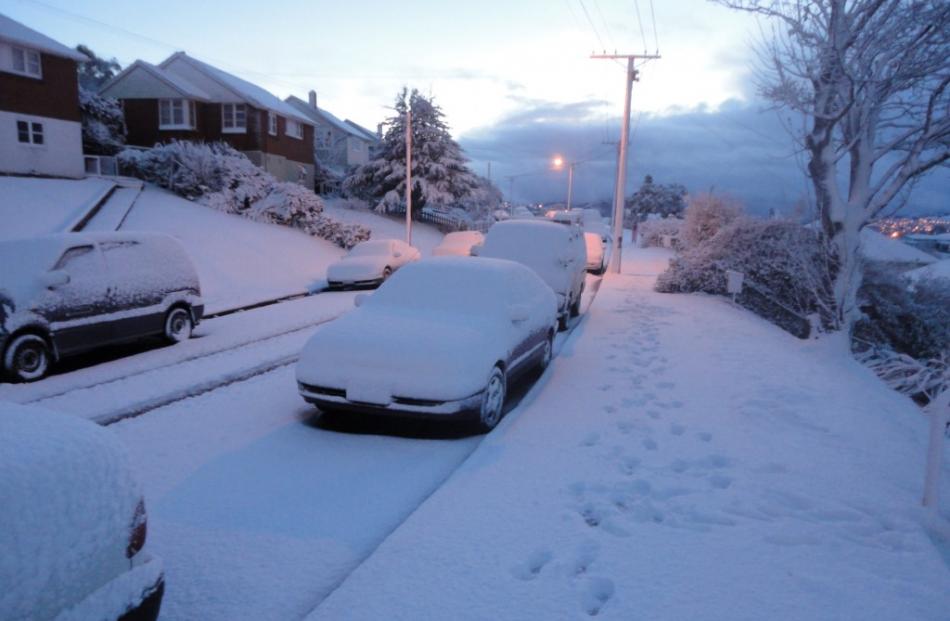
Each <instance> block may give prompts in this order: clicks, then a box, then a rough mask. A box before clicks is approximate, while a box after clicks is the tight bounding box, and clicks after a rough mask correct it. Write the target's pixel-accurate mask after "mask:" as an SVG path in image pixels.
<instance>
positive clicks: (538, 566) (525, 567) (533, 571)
mask: <svg viewBox="0 0 950 621" xmlns="http://www.w3.org/2000/svg"><path fill="white" fill-rule="evenodd" d="M552 558H554V555H552V554H551V552H550V551H549V550H536V551H535V552H533V553H532V554H531V556H529V557H528V559H527V560H526V561H525V562H523V563H519V564H517V565H515V566H514V567H512V568H511V574H512V575H513V576H514V577H515V578H518V579H519V580H524V581H525V582H527V581H529V580H534V579H535V578H537V577H538V574H540V573H541V570H542V569H544V566H545V565H547V564H548V563H550V562H551V559H552Z"/></svg>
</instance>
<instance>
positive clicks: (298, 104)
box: [286, 95, 366, 140]
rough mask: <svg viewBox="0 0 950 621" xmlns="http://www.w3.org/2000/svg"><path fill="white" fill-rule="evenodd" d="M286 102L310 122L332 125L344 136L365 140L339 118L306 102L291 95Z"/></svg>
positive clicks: (364, 137)
mask: <svg viewBox="0 0 950 621" xmlns="http://www.w3.org/2000/svg"><path fill="white" fill-rule="evenodd" d="M286 101H287V104H288V105H290V106H293V107H294V108H295V109H296V110H298V111H299V112H300V113H301V114H304V115H306V116H307V118H309V119H310V120H311V122H314V123H320V122H323V123H327V124H328V125H332V126H333V127H336V128H337V129H338V130H340V131H341V132H343V133H345V134H349V135H351V136H355V137H356V138H359V139H360V140H365V139H366V136H364V135H362V134H361V133H359V132H358V131H356V130H354V129H353V128H352V127H350V126H349V125H347V124H346V123H344V122H343V121H341V120H340V119H339V118H337V117H336V116H334V115H333V114H331V113H330V112H328V111H327V110H324V109H323V108H315V107H313V106H311V105H310V104H309V103H308V102H306V101H304V100H302V99H300V98H299V97H294V96H293V95H291V96H290V97H288V98H287V100H286Z"/></svg>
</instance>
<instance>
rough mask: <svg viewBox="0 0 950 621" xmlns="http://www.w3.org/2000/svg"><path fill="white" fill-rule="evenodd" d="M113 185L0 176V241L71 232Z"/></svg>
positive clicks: (93, 179) (97, 181)
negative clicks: (0, 223) (0, 224)
mask: <svg viewBox="0 0 950 621" xmlns="http://www.w3.org/2000/svg"><path fill="white" fill-rule="evenodd" d="M113 185H115V184H113V183H112V182H111V181H107V180H105V179H100V178H96V177H89V178H88V179H79V180H71V179H38V178H34V177H2V176H0V222H2V223H3V226H0V240H3V239H15V238H18V237H33V236H36V235H48V234H50V233H62V232H66V231H68V230H70V229H71V228H72V227H73V225H75V224H76V223H78V222H79V220H80V219H82V217H83V216H85V215H86V213H87V212H88V211H89V210H90V209H91V208H92V207H93V206H94V205H95V204H96V203H97V202H98V201H99V200H100V199H101V198H102V197H103V196H104V195H105V193H106V192H108V191H109V189H110V188H111V187H112V186H113Z"/></svg>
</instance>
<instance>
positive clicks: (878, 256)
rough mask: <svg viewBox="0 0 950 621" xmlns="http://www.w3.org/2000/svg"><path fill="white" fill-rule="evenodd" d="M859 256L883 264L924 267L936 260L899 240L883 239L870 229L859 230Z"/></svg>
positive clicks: (883, 237) (882, 236)
mask: <svg viewBox="0 0 950 621" xmlns="http://www.w3.org/2000/svg"><path fill="white" fill-rule="evenodd" d="M861 254H862V255H864V258H865V259H867V260H869V261H880V262H883V263H917V264H919V265H926V264H928V263H933V262H934V261H936V260H937V259H935V258H934V257H932V256H930V255H929V254H927V253H926V252H924V251H922V250H918V249H917V248H914V247H913V246H911V245H909V244H906V243H904V242H903V241H901V240H899V239H891V238H889V237H885V236H884V235H882V234H880V233H878V232H877V231H875V230H873V229H870V228H864V229H861Z"/></svg>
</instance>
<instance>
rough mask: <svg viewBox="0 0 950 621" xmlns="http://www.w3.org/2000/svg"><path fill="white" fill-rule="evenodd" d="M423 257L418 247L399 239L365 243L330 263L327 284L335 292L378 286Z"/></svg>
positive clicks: (375, 240) (376, 240)
mask: <svg viewBox="0 0 950 621" xmlns="http://www.w3.org/2000/svg"><path fill="white" fill-rule="evenodd" d="M421 256H422V255H421V254H419V251H418V250H417V249H416V248H414V247H413V246H410V245H409V244H407V243H406V242H404V241H401V240H398V239H373V240H370V241H365V242H361V243H359V244H356V245H355V246H353V248H352V249H351V250H350V251H349V253H347V255H346V256H345V257H343V258H342V259H340V260H339V261H337V262H336V263H331V264H330V266H329V267H328V268H327V285H328V286H329V287H330V288H331V289H345V288H347V287H372V286H376V285H379V284H380V283H382V282H383V281H384V280H386V279H387V278H389V277H390V276H391V275H392V274H393V272H395V271H396V270H398V269H399V268H400V267H402V266H403V265H406V264H407V263H412V262H413V261H418V260H419V258H420V257H421Z"/></svg>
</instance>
